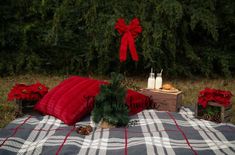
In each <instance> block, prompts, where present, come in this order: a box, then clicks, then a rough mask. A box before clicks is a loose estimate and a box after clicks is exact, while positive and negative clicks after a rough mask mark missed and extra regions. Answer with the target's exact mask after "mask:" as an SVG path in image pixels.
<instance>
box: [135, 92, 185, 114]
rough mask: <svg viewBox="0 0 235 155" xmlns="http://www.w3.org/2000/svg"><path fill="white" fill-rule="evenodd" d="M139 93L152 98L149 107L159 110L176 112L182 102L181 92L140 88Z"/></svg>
mask: <svg viewBox="0 0 235 155" xmlns="http://www.w3.org/2000/svg"><path fill="white" fill-rule="evenodd" d="M139 92H140V93H142V94H144V95H146V96H149V97H150V99H151V100H152V105H151V107H150V108H154V109H157V110H159V111H170V112H178V111H179V109H180V106H181V103H182V92H181V91H177V92H165V91H161V90H159V91H158V90H152V89H142V90H140V91H139Z"/></svg>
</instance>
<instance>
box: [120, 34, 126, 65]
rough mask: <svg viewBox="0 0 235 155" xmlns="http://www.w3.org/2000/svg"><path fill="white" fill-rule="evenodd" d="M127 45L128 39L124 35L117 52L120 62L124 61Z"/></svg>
mask: <svg viewBox="0 0 235 155" xmlns="http://www.w3.org/2000/svg"><path fill="white" fill-rule="evenodd" d="M127 43H128V38H127V35H126V34H124V35H123V37H122V39H121V45H120V50H119V58H120V62H123V61H126V57H127V56H126V55H127Z"/></svg>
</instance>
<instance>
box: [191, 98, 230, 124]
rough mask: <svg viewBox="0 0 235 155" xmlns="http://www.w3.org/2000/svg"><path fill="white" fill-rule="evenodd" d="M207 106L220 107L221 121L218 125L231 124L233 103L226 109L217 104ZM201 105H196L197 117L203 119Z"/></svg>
mask: <svg viewBox="0 0 235 155" xmlns="http://www.w3.org/2000/svg"><path fill="white" fill-rule="evenodd" d="M207 106H212V107H218V108H219V109H220V121H219V122H218V123H220V122H221V123H225V122H229V121H230V120H231V117H232V103H231V104H230V105H228V106H226V107H224V106H223V105H221V104H219V103H216V102H208V104H207ZM199 111H200V109H199V104H198V103H196V105H195V117H197V118H200V119H202V118H203V117H202V115H201V114H200V112H199Z"/></svg>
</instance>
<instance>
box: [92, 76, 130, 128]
mask: <svg viewBox="0 0 235 155" xmlns="http://www.w3.org/2000/svg"><path fill="white" fill-rule="evenodd" d="M122 79H123V77H122V75H120V74H115V73H111V81H110V84H108V85H101V88H100V93H99V95H97V97H96V99H95V106H94V109H93V111H92V119H93V121H94V122H95V123H99V122H100V121H105V122H108V123H109V124H111V125H114V126H126V125H127V124H128V122H129V117H128V107H127V106H126V104H125V96H126V89H125V88H124V86H122V85H121V80H122Z"/></svg>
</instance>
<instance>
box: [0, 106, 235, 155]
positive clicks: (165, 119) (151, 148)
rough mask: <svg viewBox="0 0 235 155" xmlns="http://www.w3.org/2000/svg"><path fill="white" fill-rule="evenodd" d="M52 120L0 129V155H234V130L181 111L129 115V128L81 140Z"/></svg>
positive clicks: (96, 131)
mask: <svg viewBox="0 0 235 155" xmlns="http://www.w3.org/2000/svg"><path fill="white" fill-rule="evenodd" d="M91 123H92V122H91V121H90V117H89V116H88V117H86V118H84V120H82V121H80V122H78V123H77V124H76V125H75V126H67V125H66V124H64V123H63V122H62V121H60V120H59V119H56V118H55V117H53V116H48V115H46V116H31V115H26V116H24V117H21V118H18V119H16V120H14V121H12V122H11V123H10V124H9V125H7V126H6V127H5V128H3V129H0V154H4V155H7V154H69V155H73V154H89V155H90V154H91V155H93V154H101V155H102V154H112V155H115V154H118V155H127V154H128V155H132V154H133V155H135V154H139V155H145V154H149V155H151V154H160V155H164V154H170V155H173V154H195V155H197V154H203V155H205V154H206V155H209V154H229V155H232V154H235V126H234V125H232V124H225V123H223V124H216V123H213V122H209V121H205V120H199V119H196V118H194V116H193V112H192V111H191V110H190V109H188V108H184V107H182V108H181V110H180V112H179V113H172V112H165V111H156V110H144V111H142V112H140V113H138V114H136V115H133V116H131V120H130V123H129V125H128V127H126V128H111V129H100V128H96V127H95V128H93V132H92V133H91V134H90V135H87V136H85V135H80V134H78V133H77V132H76V127H78V126H82V125H89V124H91Z"/></svg>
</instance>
